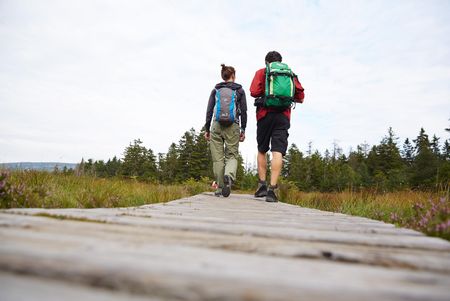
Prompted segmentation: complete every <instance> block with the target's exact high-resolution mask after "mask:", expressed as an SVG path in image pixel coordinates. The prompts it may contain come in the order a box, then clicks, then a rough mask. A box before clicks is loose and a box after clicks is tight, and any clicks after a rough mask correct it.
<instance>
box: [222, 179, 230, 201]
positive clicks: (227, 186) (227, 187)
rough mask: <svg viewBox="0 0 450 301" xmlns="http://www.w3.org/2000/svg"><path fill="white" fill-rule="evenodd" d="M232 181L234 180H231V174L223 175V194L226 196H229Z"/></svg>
mask: <svg viewBox="0 0 450 301" xmlns="http://www.w3.org/2000/svg"><path fill="white" fill-rule="evenodd" d="M231 182H233V181H232V180H231V178H230V176H224V177H223V188H222V195H223V196H224V197H228V196H229V195H230V193H231Z"/></svg>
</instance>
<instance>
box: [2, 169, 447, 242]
mask: <svg viewBox="0 0 450 301" xmlns="http://www.w3.org/2000/svg"><path fill="white" fill-rule="evenodd" d="M209 183H210V181H209V180H208V179H202V180H201V181H195V180H193V179H191V180H188V181H186V182H185V183H183V184H178V185H160V184H154V183H144V182H139V181H136V180H132V179H119V178H109V179H102V178H96V177H92V176H76V175H73V174H62V173H59V174H55V173H49V172H40V171H13V172H8V171H0V208H13V207H16V208H17V207H19V208H25V207H27V208H97V207H129V206H140V205H144V204H151V203H159V202H167V201H171V200H175V199H179V198H183V197H188V196H192V195H195V194H198V193H201V192H203V191H208V190H210V186H209ZM234 192H237V191H234ZM246 192H247V193H251V194H252V193H253V191H250V192H248V191H246ZM280 197H281V199H282V200H284V201H285V202H287V203H290V204H294V205H299V206H303V207H309V208H317V209H320V210H326V211H333V212H341V213H345V214H350V215H357V216H364V217H368V218H372V219H377V220H382V221H385V222H389V223H394V224H396V225H398V226H403V227H408V228H412V229H416V230H418V231H421V232H423V233H426V234H427V235H432V236H438V237H442V238H445V239H447V240H450V218H449V217H450V202H449V192H448V191H442V192H439V193H437V192H420V191H398V192H389V193H383V194H379V193H375V192H371V191H361V192H352V191H345V192H338V193H320V192H302V191H299V190H298V189H296V188H295V186H294V185H290V184H289V183H284V184H282V185H280Z"/></svg>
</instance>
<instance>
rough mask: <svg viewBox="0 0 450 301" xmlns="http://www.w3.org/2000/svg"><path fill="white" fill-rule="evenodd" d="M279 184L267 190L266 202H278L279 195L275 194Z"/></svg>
mask: <svg viewBox="0 0 450 301" xmlns="http://www.w3.org/2000/svg"><path fill="white" fill-rule="evenodd" d="M276 188H277V186H269V189H268V190H267V196H266V202H270V203H276V202H278V198H277V195H276V194H275V189H276Z"/></svg>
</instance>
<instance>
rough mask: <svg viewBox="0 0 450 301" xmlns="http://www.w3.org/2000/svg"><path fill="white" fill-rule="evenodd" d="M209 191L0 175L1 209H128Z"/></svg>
mask: <svg viewBox="0 0 450 301" xmlns="http://www.w3.org/2000/svg"><path fill="white" fill-rule="evenodd" d="M207 189H208V185H207V184H206V183H205V181H203V182H197V181H193V180H189V181H187V182H186V183H184V184H179V185H160V184H154V183H144V182H139V181H136V180H132V179H118V178H111V179H102V178H95V177H92V176H76V175H73V174H54V173H49V172H42V171H13V172H6V171H3V172H1V173H0V208H13V207H16V208H17V207H19V208H25V207H26V208H97V207H105V208H108V207H129V206H140V205H144V204H151V203H159V202H167V201H171V200H175V199H179V198H183V197H187V196H191V195H195V194H197V193H200V192H203V191H205V190H207Z"/></svg>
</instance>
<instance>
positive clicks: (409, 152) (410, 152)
mask: <svg viewBox="0 0 450 301" xmlns="http://www.w3.org/2000/svg"><path fill="white" fill-rule="evenodd" d="M402 158H403V160H405V162H406V164H407V165H408V166H411V165H412V162H413V160H414V146H413V145H412V143H411V142H410V141H409V138H406V140H405V142H404V143H403V150H402Z"/></svg>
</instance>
